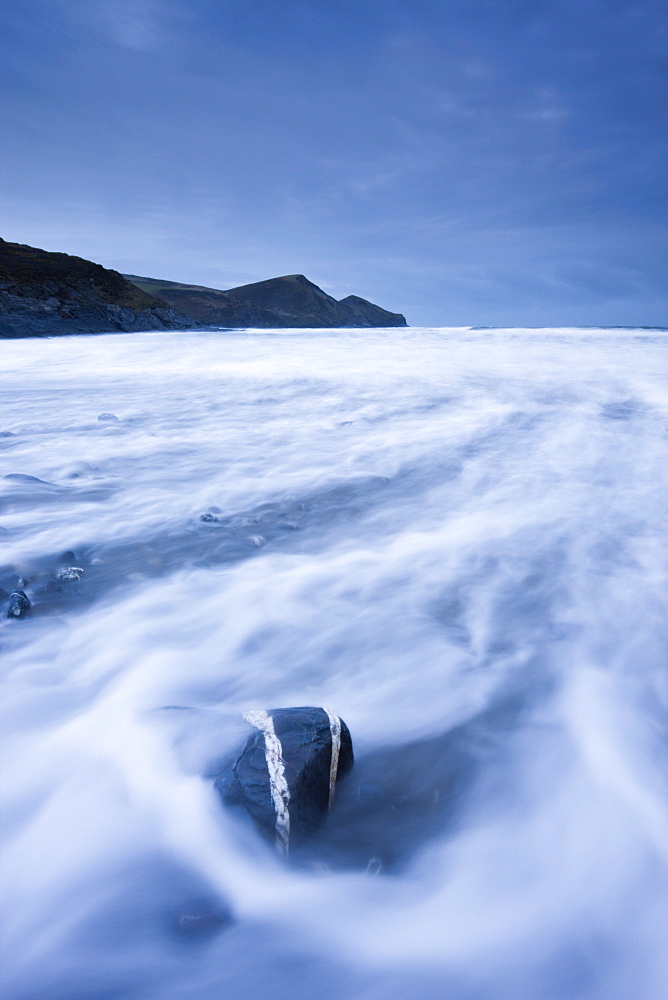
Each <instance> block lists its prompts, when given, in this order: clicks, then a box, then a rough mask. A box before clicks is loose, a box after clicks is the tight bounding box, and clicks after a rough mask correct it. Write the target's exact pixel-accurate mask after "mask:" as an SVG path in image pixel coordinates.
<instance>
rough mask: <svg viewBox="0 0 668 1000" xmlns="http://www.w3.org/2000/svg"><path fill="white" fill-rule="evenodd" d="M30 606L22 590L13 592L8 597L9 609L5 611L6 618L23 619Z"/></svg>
mask: <svg viewBox="0 0 668 1000" xmlns="http://www.w3.org/2000/svg"><path fill="white" fill-rule="evenodd" d="M31 608H32V604H31V603H30V601H29V600H28V598H27V596H26V594H25V593H24V592H23V591H22V590H14V591H12V593H11V594H10V595H9V607H8V609H7V617H8V618H25V616H26V615H27V614H28V613H29V612H30V609H31Z"/></svg>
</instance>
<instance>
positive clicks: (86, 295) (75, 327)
mask: <svg viewBox="0 0 668 1000" xmlns="http://www.w3.org/2000/svg"><path fill="white" fill-rule="evenodd" d="M193 325H195V324H193V321H192V320H191V319H190V317H189V316H185V315H183V314H182V313H180V312H179V311H177V310H175V309H174V308H172V307H171V306H169V305H168V304H167V303H165V302H163V301H162V300H160V299H156V298H154V297H153V296H152V295H149V294H147V293H146V292H144V291H142V290H141V289H139V288H137V286H136V285H134V284H132V282H131V281H127V279H126V278H124V277H123V276H122V275H120V274H119V273H118V271H111V270H108V269H107V268H105V267H102V266H101V265H100V264H93V263H92V262H91V261H89V260H84V259H83V258H81V257H72V256H70V255H69V254H66V253H50V252H49V251H47V250H39V249H37V248H36V247H29V246H24V245H23V244H21V243H8V242H6V241H5V240H3V239H0V337H4V338H16V337H44V336H50V335H54V334H76V333H108V332H112V331H115V330H119V331H134V330H175V329H184V328H188V327H192V326H193Z"/></svg>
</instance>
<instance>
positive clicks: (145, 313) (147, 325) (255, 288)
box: [0, 239, 407, 338]
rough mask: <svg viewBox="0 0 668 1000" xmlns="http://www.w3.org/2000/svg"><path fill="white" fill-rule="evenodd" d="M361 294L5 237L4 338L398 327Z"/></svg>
mask: <svg viewBox="0 0 668 1000" xmlns="http://www.w3.org/2000/svg"><path fill="white" fill-rule="evenodd" d="M406 325H407V324H406V320H405V318H404V317H403V316H402V315H401V314H400V313H392V312H388V311H387V310H386V309H381V307H380V306H377V305H374V304H373V303H372V302H368V301H367V300H366V299H362V298H359V297H358V296H356V295H349V296H348V297H347V298H345V299H341V300H340V301H337V300H336V299H334V298H332V296H331V295H328V294H327V293H326V292H324V291H323V290H322V289H321V288H318V286H317V285H315V284H313V282H312V281H309V280H308V278H305V277H304V276H303V275H302V274H291V275H285V276H283V277H280V278H270V279H268V280H267V281H258V282H254V283H253V284H250V285H241V286H239V287H237V288H229V289H226V290H221V289H216V288H206V287H204V286H200V285H187V284H181V283H179V282H175V281H162V280H160V279H157V278H145V277H139V276H137V275H121V274H119V273H118V271H112V270H109V269H108V268H105V267H102V266H101V265H100V264H94V263H93V262H92V261H89V260H84V259H83V258H82V257H73V256H70V255H69V254H64V253H51V252H49V251H47V250H39V249H37V248H35V247H29V246H25V245H23V244H19V243H8V242H6V241H5V240H2V239H0V337H4V338H19V337H46V336H55V335H63V334H77V333H110V332H114V331H125V332H133V331H140V330H179V329H190V328H193V327H202V326H205V327H209V326H213V327H223V328H229V329H235V328H239V327H266V328H270V327H271V328H276V327H278V328H280V327H284V328H285V327H301V328H305V327H320V328H327V327H396V326H406Z"/></svg>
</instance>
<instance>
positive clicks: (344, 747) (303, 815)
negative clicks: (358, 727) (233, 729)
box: [215, 707, 353, 853]
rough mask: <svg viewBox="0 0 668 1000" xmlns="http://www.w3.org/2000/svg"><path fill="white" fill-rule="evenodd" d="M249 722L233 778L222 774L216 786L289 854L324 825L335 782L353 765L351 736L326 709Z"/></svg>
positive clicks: (277, 713)
mask: <svg viewBox="0 0 668 1000" xmlns="http://www.w3.org/2000/svg"><path fill="white" fill-rule="evenodd" d="M246 719H247V721H249V722H250V723H251V725H253V726H254V731H253V733H252V734H251V735H250V736H249V738H248V742H247V743H246V746H245V747H244V749H243V751H242V753H241V755H240V757H239V758H238V760H237V762H236V764H235V765H234V767H233V769H232V772H231V774H230V773H229V772H223V773H221V774H219V775H218V777H217V778H216V782H215V784H216V787H217V788H218V791H219V792H220V794H221V795H222V797H223V800H224V801H226V802H228V803H239V804H241V805H243V806H244V807H245V809H246V810H247V811H248V813H249V814H250V815H251V816H252V818H253V819H254V821H255V823H256V824H257V826H258V827H259V828H260V830H261V831H262V832H263V833H264V834H265V836H267V837H268V838H269V839H271V840H272V841H274V843H275V844H276V847H277V848H278V849H279V850H280V851H282V852H284V853H287V851H288V845H290V846H293V845H299V844H300V843H301V842H303V841H304V840H306V839H308V837H309V836H311V835H312V834H313V833H314V832H315V831H316V830H317V829H318V827H320V826H321V825H322V823H323V822H324V820H325V818H326V816H327V813H328V811H329V808H330V805H331V802H332V800H333V796H334V790H335V787H336V784H337V782H338V781H340V780H341V779H342V778H343V777H345V775H346V774H347V773H348V771H350V769H351V767H352V766H353V745H352V740H351V737H350V732H349V731H348V727H347V726H346V724H345V722H343V720H341V719H339V718H338V717H337V716H334V715H331V714H330V713H329V712H328V711H326V710H325V709H323V708H311V707H305V708H278V709H271V710H270V711H268V712H264V711H258V712H250V713H249V714H248V715H247V716H246Z"/></svg>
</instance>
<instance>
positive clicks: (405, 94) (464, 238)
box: [0, 0, 668, 326]
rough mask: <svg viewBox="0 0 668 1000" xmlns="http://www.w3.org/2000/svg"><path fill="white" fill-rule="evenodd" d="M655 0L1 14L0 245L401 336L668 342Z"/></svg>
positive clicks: (280, 3) (138, 5) (6, 10)
mask: <svg viewBox="0 0 668 1000" xmlns="http://www.w3.org/2000/svg"><path fill="white" fill-rule="evenodd" d="M667 26H668V5H666V4H665V0H2V4H0V32H1V38H2V45H1V46H0V67H1V69H0V78H1V91H0V93H1V98H0V101H1V104H0V136H1V137H2V138H1V140H0V232H1V234H2V236H3V237H4V238H5V239H7V240H11V241H14V242H19V243H28V244H30V245H33V246H39V247H42V248H44V249H47V250H59V251H64V252H67V253H73V254H77V255H79V256H82V257H86V258H88V259H91V260H94V261H97V262H98V263H101V264H104V265H105V266H107V267H113V268H116V269H117V270H120V271H122V272H126V273H134V274H141V275H149V276H151V277H159V278H169V279H172V280H175V281H183V282H193V283H197V284H204V285H210V286H212V287H215V288H229V287H232V286H235V285H239V284H243V283H246V282H250V281H259V280H262V279H264V278H269V277H274V276H276V275H281V274H292V273H302V274H305V275H306V276H307V277H308V278H310V279H311V280H312V281H315V282H316V283H317V284H318V285H320V286H321V287H322V288H324V289H325V290H326V291H328V292H329V293H330V294H332V295H334V296H335V297H336V298H342V297H344V296H346V295H349V294H353V293H354V294H358V295H362V296H364V297H365V298H369V299H371V300H372V301H374V302H377V303H378V304H379V305H382V306H384V307H385V308H388V309H392V310H394V311H399V312H403V313H404V314H405V315H406V317H407V320H408V322H409V323H410V324H412V325H429V326H459V325H489V326H555V325H560V326H569V325H591V326H597V325H631V326H634V325H648V326H661V325H664V326H665V325H668V274H667V273H666V271H667V268H666V262H667V261H668V239H667V238H666V232H667V227H666V215H667V213H666V193H667V191H668V183H667V179H668V170H667V160H668V156H667V146H668V68H667V63H668V30H667Z"/></svg>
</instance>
